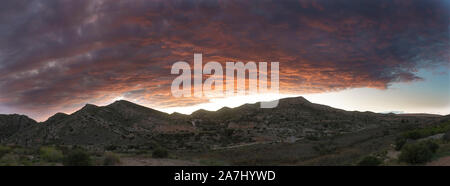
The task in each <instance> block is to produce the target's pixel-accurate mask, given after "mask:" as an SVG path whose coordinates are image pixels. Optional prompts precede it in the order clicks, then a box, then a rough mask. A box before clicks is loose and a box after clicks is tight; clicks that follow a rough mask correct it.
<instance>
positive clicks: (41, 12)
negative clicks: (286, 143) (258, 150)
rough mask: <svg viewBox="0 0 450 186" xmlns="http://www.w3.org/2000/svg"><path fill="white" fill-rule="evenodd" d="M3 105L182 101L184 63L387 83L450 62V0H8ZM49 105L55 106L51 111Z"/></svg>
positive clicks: (293, 86) (311, 80)
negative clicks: (271, 65)
mask: <svg viewBox="0 0 450 186" xmlns="http://www.w3.org/2000/svg"><path fill="white" fill-rule="evenodd" d="M0 4H1V6H0V106H3V109H6V108H8V109H9V110H11V111H15V110H20V111H26V112H31V113H35V115H47V116H48V114H50V113H51V112H53V111H56V110H64V109H66V110H71V109H73V108H76V107H79V106H80V105H83V104H84V103H86V102H94V103H96V102H97V103H100V102H108V101H111V100H112V99H115V98H125V99H132V100H137V101H140V102H142V103H146V104H147V105H150V106H157V107H168V106H183V105H192V104H195V103H201V102H206V101H207V99H195V98H184V99H180V98H178V99H175V98H173V97H172V96H171V94H170V84H171V82H172V80H173V79H174V78H175V77H176V76H174V75H170V68H171V65H172V64H173V63H174V62H176V61H187V62H190V63H192V62H193V54H194V52H199V53H203V59H204V62H207V61H218V62H221V63H225V62H227V61H243V62H248V61H257V62H258V61H267V62H270V61H279V62H280V86H281V92H284V93H305V92H326V91H335V90H342V89H346V88H354V87H373V88H379V89H386V88H387V87H388V86H389V85H390V84H391V83H394V82H409V81H417V80H421V77H418V76H416V75H415V72H417V70H418V69H422V68H442V67H443V68H449V61H450V55H449V50H450V44H449V43H450V42H449V41H450V38H449V37H450V34H449V33H450V32H449V21H450V20H449V17H450V3H449V2H448V1H445V0H396V1H390V0H389V1H388V0H378V1H360V0H333V1H330V0H315V1H314V0H296V1H294V0H292V1H290V0H281V1H267V0H250V1H240V0H239V1H232V0H221V1H215V0H204V1H194V0H178V1H174V0H159V1H158V0H155V1H152V0H145V1H144V0H123V1H119V0H76V1H73V0H70V1H69V0H34V1H29V0H5V1H2V2H1V3H0ZM43 109H44V110H43Z"/></svg>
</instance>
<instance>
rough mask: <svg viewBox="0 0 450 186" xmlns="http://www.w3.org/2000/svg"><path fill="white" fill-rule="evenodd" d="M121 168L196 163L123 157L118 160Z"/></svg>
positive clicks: (192, 163)
mask: <svg viewBox="0 0 450 186" xmlns="http://www.w3.org/2000/svg"><path fill="white" fill-rule="evenodd" d="M120 165H121V166H196V165H200V164H198V163H196V162H191V161H185V160H177V159H155V158H144V157H124V158H121V159H120Z"/></svg>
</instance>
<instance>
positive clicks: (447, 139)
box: [442, 131, 450, 142]
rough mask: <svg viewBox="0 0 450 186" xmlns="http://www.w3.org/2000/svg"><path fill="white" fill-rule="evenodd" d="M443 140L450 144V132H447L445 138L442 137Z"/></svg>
mask: <svg viewBox="0 0 450 186" xmlns="http://www.w3.org/2000/svg"><path fill="white" fill-rule="evenodd" d="M442 140H444V141H445V142H450V131H448V132H446V133H445V134H444V136H443V137H442Z"/></svg>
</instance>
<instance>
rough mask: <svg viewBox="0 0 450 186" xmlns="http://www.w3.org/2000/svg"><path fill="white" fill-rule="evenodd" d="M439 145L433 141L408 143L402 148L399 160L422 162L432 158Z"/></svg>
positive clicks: (412, 162)
mask: <svg viewBox="0 0 450 186" xmlns="http://www.w3.org/2000/svg"><path fill="white" fill-rule="evenodd" d="M438 147H439V145H438V144H436V143H435V142H433V141H425V142H418V143H414V144H407V145H405V146H404V147H403V148H402V151H401V154H400V157H399V160H400V161H402V162H406V163H410V164H422V163H426V162H428V161H430V160H431V158H432V157H433V154H434V153H435V152H436V150H437V149H438Z"/></svg>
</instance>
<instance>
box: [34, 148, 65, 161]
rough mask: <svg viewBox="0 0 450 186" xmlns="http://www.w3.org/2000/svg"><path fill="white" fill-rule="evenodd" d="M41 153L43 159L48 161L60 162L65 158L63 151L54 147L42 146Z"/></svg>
mask: <svg viewBox="0 0 450 186" xmlns="http://www.w3.org/2000/svg"><path fill="white" fill-rule="evenodd" d="M39 154H40V156H41V158H42V159H44V160H45V161H48V162H59V161H61V160H62V159H63V153H62V151H60V150H57V149H55V148H53V147H41V148H40V149H39Z"/></svg>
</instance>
